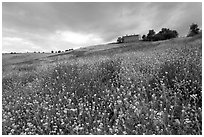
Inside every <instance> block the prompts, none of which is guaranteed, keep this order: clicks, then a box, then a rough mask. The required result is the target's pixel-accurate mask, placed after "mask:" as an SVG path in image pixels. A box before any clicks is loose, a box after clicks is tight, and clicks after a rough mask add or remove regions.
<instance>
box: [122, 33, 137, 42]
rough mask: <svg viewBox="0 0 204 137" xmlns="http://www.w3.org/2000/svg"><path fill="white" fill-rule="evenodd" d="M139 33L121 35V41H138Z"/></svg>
mask: <svg viewBox="0 0 204 137" xmlns="http://www.w3.org/2000/svg"><path fill="white" fill-rule="evenodd" d="M139 39H140V38H139V35H135V34H134V35H126V36H123V42H124V43H129V42H137V41H139Z"/></svg>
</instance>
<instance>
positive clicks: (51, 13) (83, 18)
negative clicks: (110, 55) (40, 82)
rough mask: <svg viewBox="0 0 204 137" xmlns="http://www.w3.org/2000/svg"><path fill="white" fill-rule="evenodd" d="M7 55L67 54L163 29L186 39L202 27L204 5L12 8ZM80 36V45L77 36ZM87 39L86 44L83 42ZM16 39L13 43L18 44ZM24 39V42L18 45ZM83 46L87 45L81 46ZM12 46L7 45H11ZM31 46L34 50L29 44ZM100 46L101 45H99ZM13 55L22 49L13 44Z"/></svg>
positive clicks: (6, 18)
mask: <svg viewBox="0 0 204 137" xmlns="http://www.w3.org/2000/svg"><path fill="white" fill-rule="evenodd" d="M2 11H3V12H2V13H3V16H2V19H3V22H2V26H3V40H4V41H6V40H7V41H6V42H3V43H4V44H3V50H5V51H7V50H8V48H7V47H10V48H9V50H10V49H11V47H12V42H15V41H18V42H19V44H20V43H23V44H22V46H21V47H18V49H21V48H22V49H25V50H26V49H29V47H28V46H27V47H26V43H27V45H30V46H33V47H35V46H36V47H38V48H40V47H41V49H42V50H44V49H45V50H46V49H49V50H50V49H58V48H61V49H66V48H67V46H68V47H80V46H85V44H86V45H90V44H97V43H99V42H102V43H104V42H109V41H112V40H114V39H116V38H117V37H118V36H120V35H125V34H133V33H139V34H141V35H142V34H146V33H147V32H148V30H149V29H154V30H155V31H159V30H160V29H161V28H162V27H167V28H170V29H176V30H178V32H179V34H180V35H182V36H183V35H186V34H187V32H188V28H189V25H190V24H191V23H193V22H195V23H198V25H199V26H200V27H202V18H201V17H202V3H201V2H200V3H166V2H165V3H161V2H160V3H158V2H157V3H156V2H155V3H138V2H137V3H133V2H130V3H126V2H122V3H98V2H95V3H93V2H92V3H79V2H78V3H70V2H68V3H64V2H59V3H56V2H55V3H31V2H29V3H25V2H19V3H12V2H9V3H6V2H3V6H2ZM71 34H73V35H74V36H76V37H77V36H78V37H79V38H81V39H79V40H78V41H79V42H78V43H76V42H74V41H76V39H75V38H73V37H72V36H71ZM83 37H84V38H83ZM12 38H13V40H12ZM17 38H20V39H21V40H19V39H17ZM80 42H81V44H80ZM5 43H6V44H5ZM28 43H30V44H28ZM99 44H100V43H99ZM13 49H14V50H15V49H17V48H16V47H15V45H14V44H13Z"/></svg>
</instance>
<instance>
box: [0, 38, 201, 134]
mask: <svg viewBox="0 0 204 137" xmlns="http://www.w3.org/2000/svg"><path fill="white" fill-rule="evenodd" d="M193 42H194V41H193ZM193 42H191V43H186V45H184V44H183V43H182V44H180V45H179V44H175V45H170V46H171V48H168V49H165V50H159V49H155V50H154V51H146V52H127V53H122V54H117V55H114V56H112V57H105V56H104V58H103V56H101V55H100V56H93V57H87V58H78V59H73V60H72V61H67V62H64V63H63V62H61V63H55V64H50V65H46V64H44V65H42V66H38V67H36V68H32V66H29V65H28V66H27V68H26V67H25V66H23V69H20V68H18V69H15V71H14V72H13V73H12V74H10V75H6V76H4V77H3V93H2V99H3V100H2V105H3V106H2V119H3V121H2V126H3V127H2V134H42V135H44V134H48V135H50V134H60V135H61V134H65V135H67V134H72V135H73V134H121V135H124V134H129V135H130V134H132V135H133V134H139V135H140V134H141V135H142V134H148V135H153V134H158V135H159V134H162V135H171V134H173V135H175V134H177V135H178V134H182V135H188V134H202V94H201V93H202V88H201V81H202V75H201V68H202V67H201V50H200V49H201V43H199V42H198V44H195V43H193ZM32 69H33V70H32ZM30 70H32V71H30ZM19 72H20V73H19Z"/></svg>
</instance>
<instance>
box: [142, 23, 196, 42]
mask: <svg viewBox="0 0 204 137" xmlns="http://www.w3.org/2000/svg"><path fill="white" fill-rule="evenodd" d="M199 33H200V29H199V28H198V25H197V24H195V23H193V24H191V25H190V30H189V33H188V34H187V37H193V36H195V35H197V34H199ZM176 37H178V32H177V31H176V30H170V29H168V28H162V29H161V30H160V31H159V32H158V33H155V31H154V30H149V32H148V34H147V35H143V36H142V40H143V41H160V40H167V39H172V38H176Z"/></svg>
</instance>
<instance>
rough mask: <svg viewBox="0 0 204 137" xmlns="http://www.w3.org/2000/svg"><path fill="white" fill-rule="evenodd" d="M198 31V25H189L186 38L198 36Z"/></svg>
mask: <svg viewBox="0 0 204 137" xmlns="http://www.w3.org/2000/svg"><path fill="white" fill-rule="evenodd" d="M199 31H200V29H199V28H198V24H195V23H193V24H191V25H190V31H189V33H188V35H187V37H193V36H195V35H197V34H199Z"/></svg>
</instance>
